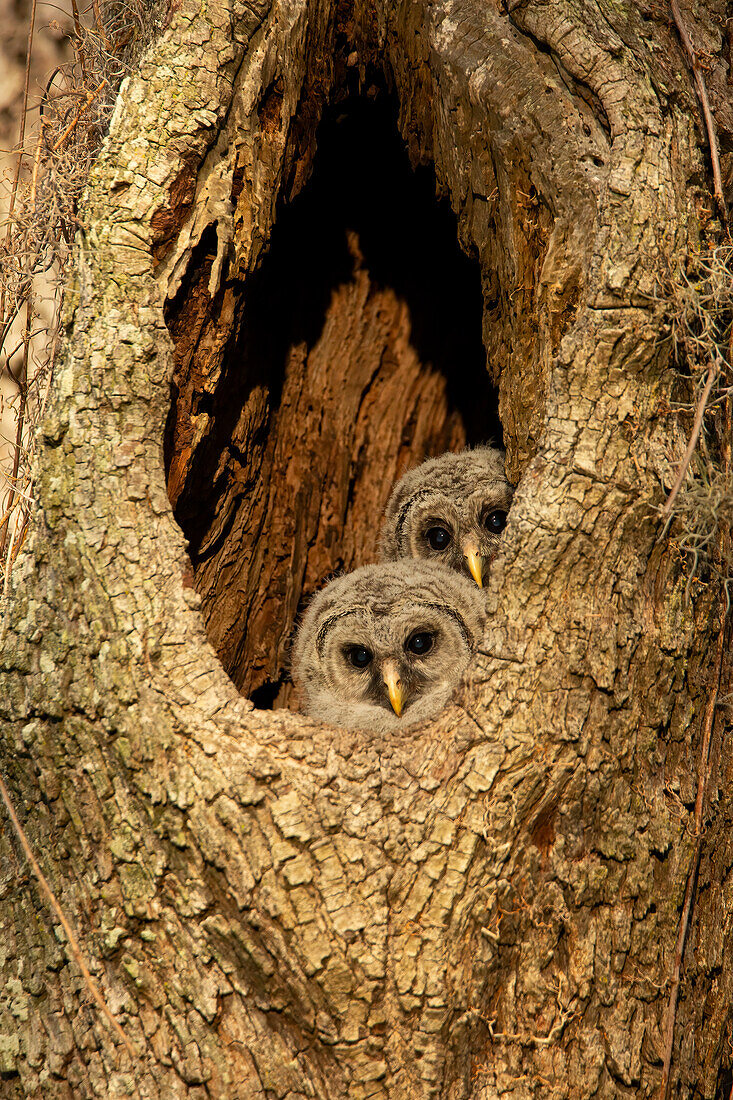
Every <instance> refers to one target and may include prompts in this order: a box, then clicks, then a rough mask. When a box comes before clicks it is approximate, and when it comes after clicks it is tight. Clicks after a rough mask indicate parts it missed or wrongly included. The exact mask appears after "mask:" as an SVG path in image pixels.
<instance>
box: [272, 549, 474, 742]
mask: <svg viewBox="0 0 733 1100" xmlns="http://www.w3.org/2000/svg"><path fill="white" fill-rule="evenodd" d="M485 616H486V612H485V608H484V601H483V599H482V597H481V594H480V593H479V591H478V589H477V588H476V586H475V585H474V584H472V583H471V582H469V581H468V580H465V579H464V578H463V577H461V576H460V575H458V574H457V573H454V572H452V571H451V570H449V569H446V568H445V567H444V566H442V565H439V564H434V563H432V562H430V563H429V562H417V561H398V562H390V563H385V564H383V565H366V566H363V567H362V568H361V569H356V570H355V571H354V572H353V573H349V574H348V575H347V576H344V577H338V578H337V579H336V580H333V581H331V582H330V584H328V585H327V586H326V587H325V588H324V589H323V590H322V591H321V592H319V593H318V594H317V595H316V596H315V597H314V599H313V600H312V602H311V604H310V606H309V607H308V610H307V611H306V613H305V616H304V617H303V621H302V623H301V625H300V628H299V630H298V633H297V636H296V639H295V643H294V646H293V678H294V679H295V680H296V682H297V683H298V684H299V685H300V687H301V690H302V692H303V698H304V709H305V712H306V713H307V714H309V715H310V716H311V717H312V718H317V719H319V720H321V721H323V722H331V723H333V724H334V725H340V726H346V727H349V728H354V729H370V730H376V731H386V730H389V729H397V728H401V727H404V726H410V725H413V724H415V723H418V722H425V721H427V720H428V719H429V718H432V717H434V716H435V715H436V714H438V713H439V712H440V711H441V710H442V709H443V708H444V707H445V705H446V704H447V703H448V702H449V700H450V698H451V696H452V694H453V692H454V691H455V689H456V687H457V686H458V684H459V683H460V680H461V676H462V674H463V672H464V670H465V668H466V666H467V664H468V662H469V660H470V659H471V655H472V653H473V652H474V650H475V648H476V646H477V645H478V644H479V642H480V639H481V636H482V633H483V627H484V622H485Z"/></svg>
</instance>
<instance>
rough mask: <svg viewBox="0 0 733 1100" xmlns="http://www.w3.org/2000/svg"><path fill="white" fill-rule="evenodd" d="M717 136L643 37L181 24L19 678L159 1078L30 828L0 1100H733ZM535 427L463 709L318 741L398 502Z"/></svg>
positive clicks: (649, 32) (37, 771)
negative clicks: (696, 422)
mask: <svg viewBox="0 0 733 1100" xmlns="http://www.w3.org/2000/svg"><path fill="white" fill-rule="evenodd" d="M701 8H703V5H702V4H701V5H697V7H696V20H697V21H696V22H695V23H693V24H692V30H693V33H694V35H695V36H696V43H697V47H698V49H700V50H703V52H705V51H707V55H708V61H707V69H706V79H707V82H708V87H709V91H710V95H711V97H712V102H713V106H714V108H715V110H716V113H717V118H718V124H719V126H720V128H721V131H723V134H724V137H725V136H726V134H727V132H728V131H730V130H733V127H730V126H729V125H728V122H729V118H728V115H729V111H730V107H729V105H728V104H727V102H726V99H725V96H726V94H727V89H726V71H725V64H724V62H723V60H722V39H721V34H722V31H721V27H722V26H723V20H724V16H725V10H724V5H723V4H722V2H717V0H708V2H707V4H706V5H704V8H705V10H704V11H700V10H699V9H701ZM685 18H687V19H690V16H689V14H686V15H685ZM699 117H700V116H699V107H698V103H697V100H696V98H695V93H694V87H693V83H692V80H691V77H690V74H689V72H688V69H687V66H686V62H685V56H684V54H683V53H682V50H681V48H680V46H679V42H678V39H677V36H676V31H675V28H674V26H672V25H671V24H670V23H668V21H667V19H666V15H665V14H664V12H662V11H659V12H658V11H656V9H654V10H652V8H651V7H650V8H649V9H647V8H646V7H645V5H644V4H642V3H641V2H639V3H634V4H624V5H619V4H614V3H612V2H611V0H598V3H597V4H595V5H586V4H578V3H575V2H572V0H550V2H544V3H543V2H540V0H535V2H521V0H520V2H519V3H505V4H500V3H499V2H498V0H496V2H495V0H488V2H487V3H481V4H479V3H475V2H474V0H440V2H438V3H426V2H424V0H413V2H412V3H407V2H405V3H402V4H400V5H389V4H382V3H381V2H377V3H363V4H362V3H361V0H357V2H356V3H354V4H353V5H352V4H351V3H350V2H349V0H344V2H339V3H328V2H326V0H274V2H273V0H253V2H251V3H248V4H242V3H240V2H239V0H233V2H232V3H231V4H229V5H227V4H225V3H222V2H221V0H220V2H217V3H209V0H203V2H199V3H196V4H193V3H191V2H190V0H180V2H179V3H178V4H176V5H173V6H172V9H171V14H170V18H169V22H168V25H167V26H166V27H165V29H164V30H163V33H162V35H161V37H160V39H159V41H158V42H157V43H156V45H155V46H154V47H153V48H152V49H151V51H150V53H149V54H148V55H147V56H146V58H145V59H144V61H143V63H142V65H141V67H140V71H139V73H138V74H136V75H132V76H131V77H130V78H129V80H127V81H126V82H125V84H124V85H123V89H122V92H121V95H120V98H119V100H118V103H117V108H116V110H115V114H114V117H113V120H112V125H111V131H110V135H109V137H108V139H107V141H106V143H105V145H104V147H103V149H102V152H101V154H100V157H99V159H98V161H97V163H96V165H95V168H94V171H93V176H92V178H91V180H90V183H89V187H88V190H87V193H86V196H85V200H84V206H83V210H82V212H81V214H82V220H83V224H84V226H85V229H84V232H83V233H81V234H80V236H79V241H78V264H77V274H76V277H75V283H74V285H73V287H71V288H69V291H68V294H67V310H66V326H67V328H66V338H65V346H64V352H63V356H62V361H61V364H60V367H59V369H58V373H57V377H56V382H55V403H54V406H53V411H52V413H51V414H50V416H49V418H48V420H47V422H46V424H45V428H44V441H43V446H42V448H41V451H42V460H41V463H40V467H39V470H38V482H37V485H38V501H39V506H38V509H37V516H36V522H35V527H34V533H33V536H32V538H30V539H29V545H28V548H27V550H26V551H25V552H24V555H23V557H22V558H21V559H19V561H18V563H17V564H16V567H15V570H14V573H13V589H14V590H13V592H12V593H11V594H10V596H9V599H8V605H7V609H6V613H5V633H4V640H3V643H2V644H3V648H2V672H1V674H0V714H1V715H2V718H3V730H2V740H1V741H0V762H1V765H2V771H3V773H4V774H5V775H6V777H7V781H8V786H9V788H10V792H11V797H12V799H13V802H14V804H15V806H16V809H17V811H18V815H19V817H20V819H21V821H22V823H23V825H24V827H25V829H26V831H27V834H28V837H29V839H30V841H31V843H32V845H33V848H34V850H35V852H36V854H37V856H38V858H39V861H40V863H41V865H42V868H43V871H44V872H45V874H46V875H47V877H48V879H49V881H50V883H51V885H52V887H53V889H54V891H55V893H56V895H57V896H58V898H59V900H60V903H61V906H62V908H63V910H64V912H65V914H66V916H67V917H68V918H69V920H70V922H71V924H72V925H73V927H74V928H75V930H76V933H77V936H78V938H79V941H80V944H81V948H82V953H83V954H84V956H85V958H86V960H87V963H88V965H89V967H90V970H91V972H92V974H93V975H94V977H95V979H96V981H97V982H98V984H99V986H100V988H101V990H102V993H103V996H104V998H105V1000H106V1002H107V1005H108V1007H109V1009H110V1010H111V1012H112V1013H113V1014H114V1016H115V1017H116V1019H117V1021H118V1022H119V1024H120V1025H121V1027H122V1028H123V1029H124V1032H125V1033H126V1035H127V1037H128V1039H129V1041H130V1043H131V1044H132V1047H133V1048H134V1051H135V1057H134V1058H133V1057H131V1055H130V1053H129V1051H128V1050H127V1049H126V1047H125V1046H124V1045H123V1044H122V1042H121V1040H120V1038H119V1036H118V1035H117V1033H116V1032H115V1031H114V1030H112V1029H111V1028H110V1027H109V1025H108V1023H107V1021H106V1020H105V1018H104V1016H102V1015H100V1014H99V1013H98V1012H97V1009H96V1006H95V1004H94V1002H93V1000H92V999H91V997H90V993H89V988H88V985H87V984H86V983H85V981H84V980H83V978H82V976H81V973H80V971H79V969H78V966H77V963H76V961H75V960H74V958H73V957H72V954H71V953H70V951H69V950H68V947H67V943H66V938H65V935H64V933H63V932H62V930H61V928H60V926H58V925H57V918H56V916H55V915H54V913H53V912H52V911H51V909H49V907H48V905H47V902H46V898H45V896H44V894H43V893H42V892H41V890H40V889H39V886H38V882H37V881H36V879H35V877H33V876H32V875H30V873H29V871H28V868H27V864H26V863H25V860H24V856H23V853H22V851H21V848H20V846H19V844H18V841H17V838H16V836H15V834H14V833H13V831H12V830H11V829H10V828H9V827H4V831H3V833H2V836H1V837H0V846H1V848H2V899H3V904H2V907H1V908H0V921H1V922H2V938H1V939H0V974H1V975H2V990H3V992H2V994H0V1074H2V1078H1V1081H2V1084H0V1094H2V1095H3V1096H12V1097H15V1096H43V1097H56V1096H59V1097H63V1096H74V1097H91V1096H104V1097H106V1096H113V1097H117V1096H127V1095H130V1096H141V1097H145V1098H148V1097H161V1098H168V1097H179V1096H187V1097H188V1096H190V1097H221V1098H230V1097H242V1098H247V1100H265V1098H268V1100H271V1098H273V1097H277V1098H283V1100H284V1098H286V1097H287V1098H288V1100H295V1098H299V1097H313V1096H317V1097H321V1098H324V1100H325V1098H333V1100H335V1098H343V1097H350V1098H354V1100H358V1098H366V1097H390V1100H401V1098H405V1100H408V1098H409V1100H420V1098H424V1097H441V1098H445V1100H467V1098H469V1097H470V1098H472V1100H490V1098H494V1097H498V1096H500V1095H503V1094H508V1093H511V1095H512V1097H514V1098H516V1100H523V1098H529V1097H538V1096H543V1097H544V1096H552V1097H563V1098H568V1100H570V1098H572V1100H575V1098H580V1097H591V1096H593V1097H611V1096H614V1097H615V1096H632V1095H633V1096H641V1097H646V1096H652V1095H659V1092H660V1087H661V1086H662V1083H663V1077H664V1074H665V1071H664V1060H665V1044H666V1035H667V1034H668V1033H671V1034H672V1037H673V1049H672V1061H671V1067H672V1068H671V1092H672V1093H673V1094H674V1095H676V1096H685V1097H692V1096H699V1097H703V1096H704V1097H710V1098H713V1097H721V1100H722V1098H723V1097H725V1100H727V1097H728V1094H729V1092H730V1088H731V1080H732V1078H731V1034H732V1032H731V1027H732V1020H731V1010H730V1006H731V993H732V992H733V989H732V987H733V969H732V968H731V966H730V962H729V959H730V954H731V950H733V938H732V935H731V924H730V918H729V916H728V914H729V913H730V911H731V906H732V905H733V880H731V876H730V873H729V871H730V866H731V864H732V863H733V852H732V850H731V847H732V846H731V839H730V830H729V821H730V817H731V813H732V812H733V806H732V805H731V800H730V796H729V793H728V792H729V790H730V787H731V784H730V782H729V779H730V776H729V771H730V765H729V762H728V755H727V754H726V752H725V746H724V742H723V733H724V717H725V714H726V710H725V708H723V707H717V708H715V698H716V694H717V686H718V681H719V680H720V692H721V695H725V692H726V691H727V690H729V688H728V687H727V686H726V685H728V684H729V682H730V653H729V650H728V646H727V642H725V644H723V643H722V642H721V645H722V648H721V645H719V644H718V641H719V638H720V633H721V630H722V628H723V620H722V611H721V607H722V601H721V594H720V585H719V584H718V583H716V581H715V579H714V571H713V572H710V574H709V575H708V574H705V573H699V574H698V576H697V577H691V575H690V571H689V563H687V562H686V560H685V558H684V555H683V554H681V553H680V538H681V537H682V536H681V533H680V521H675V522H676V526H673V527H672V529H671V536H672V537H669V536H668V535H667V534H665V533H664V530H663V527H664V522H663V519H662V517H661V515H660V505H661V504H662V503H663V501H664V498H665V492H666V491H668V489H669V487H670V485H671V483H672V480H673V477H674V473H675V471H676V469H677V467H678V465H679V462H680V460H681V458H682V453H683V451H684V448H685V443H686V436H687V434H689V431H690V428H691V418H686V417H685V416H684V415H683V416H681V417H680V415H678V414H675V412H674V408H675V402H679V401H680V400H686V401H688V402H689V401H690V384H689V383H688V381H686V380H685V379H684V378H682V377H681V376H680V373H679V371H678V370H676V369H674V364H673V362H672V357H671V341H670V340H669V339H665V338H664V337H665V335H668V333H669V326H668V321H669V313H670V309H671V306H670V301H669V300H668V293H667V291H666V289H665V288H667V287H668V286H669V284H670V277H671V276H672V277H673V276H674V274H675V272H676V271H677V270H678V268H679V267H680V265H684V264H685V261H686V257H687V256H688V254H689V253H691V252H695V251H696V250H698V249H699V247H700V245H701V241H703V240H705V239H707V238H706V235H707V236H710V235H712V234H714V232H715V230H716V226H715V222H714V211H713V203H712V199H711V196H710V192H709V190H708V184H707V174H706V173H707V161H706V157H707V145H706V140H705V135H704V131H703V130H702V128H701V126H700V122H699ZM390 127H391V128H392V129H390ZM726 148H727V146H726V145H725V144H724V145H723V150H724V152H725V150H726ZM408 157H409V163H408V159H407V158H408ZM434 193H437V196H438V198H437V199H436V198H434ZM456 242H459V243H460V249H459V248H458V247H457V244H456ZM461 250H462V251H461ZM665 326H666V327H665ZM497 409H498V417H497ZM711 416H712V414H711ZM715 417H717V418H718V419H720V415H719V414H715ZM709 419H711V418H709ZM713 419H714V417H713ZM711 424H712V419H711ZM499 432H503V439H504V443H505V445H506V447H507V455H508V469H509V474H510V477H512V478H513V480H515V481H516V482H517V483H518V489H517V493H516V497H515V501H514V504H513V507H512V511H511V515H510V522H509V524H508V527H507V530H506V532H505V537H504V541H503V544H502V550H501V553H500V555H499V557H498V558H497V560H496V561H495V563H494V565H493V567H492V573H491V578H490V581H489V585H488V598H489V601H490V607H491V611H492V614H491V616H490V622H489V626H488V629H487V633H486V638H485V641H484V645H483V648H482V650H481V653H480V655H479V658H478V659H477V661H476V663H475V666H474V667H473V668H472V671H471V674H470V676H469V679H468V682H467V684H466V686H465V688H464V689H463V690H462V694H461V697H460V699H459V700H458V701H457V703H456V704H455V705H453V706H451V708H449V710H448V711H447V712H446V713H445V714H444V715H443V716H441V717H440V718H439V719H438V720H436V721H435V722H434V723H432V724H431V725H429V726H427V727H425V728H421V729H419V730H409V731H407V732H405V733H399V734H394V735H390V736H389V737H383V736H380V737H376V736H372V735H368V734H364V733H362V732H358V733H357V732H352V731H348V730H343V729H334V728H330V727H326V726H321V725H318V724H316V723H314V722H311V721H309V720H307V719H305V718H303V717H301V716H298V715H297V714H296V713H295V711H294V710H293V709H292V708H293V707H294V706H295V702H296V701H295V700H294V699H293V698H292V695H291V693H290V689H289V685H288V683H287V641H288V638H289V635H290V633H291V630H292V625H293V622H294V620H295V617H296V615H297V613H298V610H299V608H300V607H302V604H303V600H304V599H305V598H307V596H308V595H309V594H310V593H311V592H312V591H313V590H314V589H315V588H316V587H317V586H318V585H319V584H320V583H321V582H322V580H323V579H324V578H325V577H326V576H327V575H328V574H329V573H330V572H332V571H333V570H336V569H340V568H350V567H351V566H352V565H354V564H359V563H361V562H363V561H366V560H368V559H369V557H370V555H372V554H373V552H374V548H375V539H376V533H377V530H378V527H379V519H380V514H381V509H382V507H383V506H384V503H385V500H386V496H387V494H388V491H389V487H390V484H391V482H392V481H393V479H394V478H395V477H396V476H397V475H399V474H400V473H401V472H402V471H403V470H404V469H405V468H406V466H407V465H409V464H413V463H415V462H417V461H419V460H420V459H422V458H423V457H424V456H425V455H426V454H430V453H436V452H439V451H440V450H442V449H445V448H446V447H458V446H461V445H462V444H463V443H464V442H465V441H469V442H476V441H479V440H480V439H482V438H485V437H487V436H493V437H494V438H496V437H497V435H498V434H499ZM711 453H712V457H711V458H710V462H711V463H713V464H715V463H717V472H720V471H723V470H724V466H725V447H723V448H722V449H721V452H720V456H719V458H716V457H715V452H714V451H712V452H711ZM184 535H185V538H184ZM186 540H188V551H189V552H187V544H186ZM688 597H689V598H688ZM246 694H250V695H252V696H253V697H254V700H255V703H256V704H257V708H259V709H256V707H255V705H254V704H253V702H252V700H251V699H249V698H246V697H245V696H246ZM289 708H291V709H289ZM706 733H707V735H708V738H709V739H710V745H711V754H710V763H709V764H708V763H707V740H706ZM701 774H703V775H704V776H706V777H707V778H706V786H705V790H704V792H703V793H704V803H703V808H704V814H703V819H704V826H705V828H704V832H701V831H700V829H699V827H698V826H699V815H698V817H697V818H696V814H695V802H696V796H697V794H698V780H699V776H700V775H701ZM698 864H699V873H698ZM688 883H689V884H690V888H692V887H696V893H695V898H694V907H693V909H692V915H691V918H690V919H689V921H688V920H687V919H686V916H685V912H686V910H685V904H684V899H685V894H686V890H687V889H688ZM688 925H689V927H688ZM681 928H682V929H683V931H686V937H684V944H683V946H684V948H685V950H684V954H683V958H682V969H681V983H680V991H679V997H678V998H677V997H676V982H675V980H674V972H675V953H676V945H677V943H678V939H680V929H681ZM675 1004H676V1008H675ZM670 1005H671V1006H672V1008H671V1009H670Z"/></svg>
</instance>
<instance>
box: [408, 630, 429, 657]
mask: <svg viewBox="0 0 733 1100" xmlns="http://www.w3.org/2000/svg"><path fill="white" fill-rule="evenodd" d="M434 640H435V635H434V634H431V633H430V632H429V631H427V630H418V631H416V632H415V633H414V634H411V635H410V637H409V638H408V639H407V641H406V642H405V649H408V650H409V651H410V653H414V654H415V656H416V657H424V656H425V654H426V653H429V652H430V650H431V649H432V648H433V642H434Z"/></svg>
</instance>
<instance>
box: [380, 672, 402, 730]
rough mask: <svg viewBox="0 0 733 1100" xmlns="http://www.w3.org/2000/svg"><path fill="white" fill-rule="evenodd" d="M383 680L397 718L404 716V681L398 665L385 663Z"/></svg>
mask: <svg viewBox="0 0 733 1100" xmlns="http://www.w3.org/2000/svg"><path fill="white" fill-rule="evenodd" d="M382 679H383V680H384V683H385V686H386V688H387V694H388V695H389V701H390V703H391V704H392V710H393V711H394V712H395V714H396V715H397V717H398V718H399V716H400V715H401V714H402V704H403V702H404V698H405V697H404V695H403V693H402V681H401V680H400V674H399V672H398V671H397V665H396V664H395V663H394V662H393V661H385V663H384V665H383V666H382Z"/></svg>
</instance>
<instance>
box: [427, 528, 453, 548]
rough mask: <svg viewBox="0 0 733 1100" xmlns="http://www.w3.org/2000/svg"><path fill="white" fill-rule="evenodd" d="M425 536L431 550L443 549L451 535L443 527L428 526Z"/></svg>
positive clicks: (448, 544)
mask: <svg viewBox="0 0 733 1100" xmlns="http://www.w3.org/2000/svg"><path fill="white" fill-rule="evenodd" d="M425 538H426V539H427V540H428V545H429V546H430V548H431V549H432V550H445V549H446V548H447V547H448V546H450V543H451V538H452V535H451V533H450V531H447V530H446V529H445V527H438V526H435V527H428V529H427V531H426V532H425Z"/></svg>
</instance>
